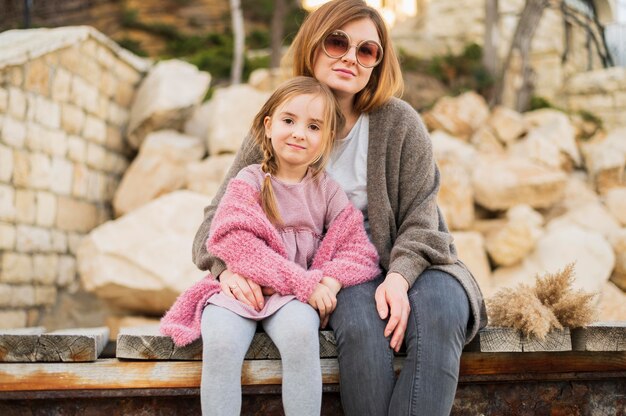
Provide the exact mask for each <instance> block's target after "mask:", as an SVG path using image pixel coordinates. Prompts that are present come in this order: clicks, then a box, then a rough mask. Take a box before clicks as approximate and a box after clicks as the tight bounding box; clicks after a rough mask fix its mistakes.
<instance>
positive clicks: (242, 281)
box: [219, 269, 263, 311]
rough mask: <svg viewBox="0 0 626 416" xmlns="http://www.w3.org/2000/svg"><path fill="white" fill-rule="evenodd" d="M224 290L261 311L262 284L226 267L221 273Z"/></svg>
mask: <svg viewBox="0 0 626 416" xmlns="http://www.w3.org/2000/svg"><path fill="white" fill-rule="evenodd" d="M219 281H220V286H221V287H222V292H224V294H225V295H226V296H230V297H231V298H235V299H237V300H238V301H240V302H243V303H245V304H246V305H249V306H251V307H252V308H254V309H256V310H257V311H260V310H261V309H263V293H262V292H261V286H259V285H258V284H256V283H254V282H253V281H252V280H250V279H247V278H245V277H243V276H240V275H238V274H236V273H233V272H231V271H230V270H228V269H226V270H224V271H223V272H222V273H221V274H220V275H219Z"/></svg>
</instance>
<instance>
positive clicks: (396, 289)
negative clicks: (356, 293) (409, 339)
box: [375, 273, 411, 352]
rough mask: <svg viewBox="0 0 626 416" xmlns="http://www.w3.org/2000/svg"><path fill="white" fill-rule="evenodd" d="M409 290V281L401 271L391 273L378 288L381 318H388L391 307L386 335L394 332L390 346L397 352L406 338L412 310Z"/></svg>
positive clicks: (377, 301) (377, 297)
mask: <svg viewBox="0 0 626 416" xmlns="http://www.w3.org/2000/svg"><path fill="white" fill-rule="evenodd" d="M408 290H409V282H407V281H406V279H405V278H404V277H402V275H401V274H399V273H389V274H388V275H387V277H386V278H385V281H384V282H382V283H381V284H380V286H378V288H377V289H376V295H375V299H376V309H377V310H378V315H379V316H380V319H386V318H387V316H388V315H389V310H390V309H391V315H389V322H387V326H386V327H385V337H388V336H390V335H391V334H393V336H392V337H391V341H390V342H389V346H391V348H393V350H394V351H395V352H398V351H399V350H400V346H401V345H402V340H404V332H405V331H406V325H407V322H408V319H409V312H410V311H411V305H410V304H409V296H408V295H407V292H408Z"/></svg>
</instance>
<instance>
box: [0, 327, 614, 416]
mask: <svg viewBox="0 0 626 416" xmlns="http://www.w3.org/2000/svg"><path fill="white" fill-rule="evenodd" d="M69 332H70V333H71V332H74V333H75V332H76V331H75V330H73V331H72V330H69ZM7 335H11V336H12V337H13V338H12V341H11V343H7V341H6V340H7V339H8V338H6V337H7ZM44 335H46V334H45V333H44V332H41V331H40V332H39V334H38V335H36V336H37V337H39V339H41V337H43V336H44ZM21 336H24V337H26V336H31V337H32V336H33V334H29V335H27V334H22V335H21ZM67 336H68V337H69V336H74V337H76V335H75V334H74V335H69V334H68V335H67ZM15 337H16V335H15V334H6V332H5V333H4V334H3V333H2V332H1V331H0V356H2V355H1V354H2V351H5V350H6V346H7V345H16V344H15V340H16V338H15ZM42 344H43V343H42ZM69 344H71V343H69ZM17 345H25V344H23V343H18V344H17ZM3 348H4V350H3ZM60 355H61V356H62V355H63V354H60ZM7 356H8V355H7V354H4V357H7ZM35 356H36V355H35ZM320 356H321V362H322V378H323V382H324V401H323V404H324V408H323V414H329V415H331V414H332V415H334V414H341V407H340V402H339V395H338V383H339V378H338V365H337V360H336V349H335V344H334V337H333V334H332V333H331V332H324V331H323V332H321V333H320ZM28 357H32V355H30V356H28ZM278 357H279V355H278V351H277V350H276V348H275V346H274V345H273V343H271V341H270V340H269V339H268V337H267V336H266V335H265V334H263V333H259V334H256V336H255V339H254V341H253V344H252V346H251V348H250V350H249V351H248V355H247V358H246V361H245V363H244V368H243V371H242V386H243V392H244V404H243V412H242V414H265V415H270V414H282V405H281V401H280V383H281V365H280V360H279V358H278ZM200 359H201V343H200V341H198V342H195V343H193V344H191V345H190V346H188V347H186V348H176V347H174V345H173V343H172V341H171V339H169V338H168V337H163V336H161V335H159V334H158V333H157V332H156V328H155V327H143V328H135V329H123V330H122V331H120V334H119V335H118V338H117V348H116V357H115V358H99V359H96V360H95V361H93V362H71V363H70V362H58V363H50V362H30V361H33V360H32V359H28V360H26V359H25V360H24V361H27V362H24V363H4V364H0V415H12V414H22V413H19V412H20V410H24V409H34V408H37V409H39V410H40V411H41V413H44V414H46V412H48V413H51V414H52V413H55V412H58V413H60V412H62V411H64V410H65V411H69V409H76V408H80V409H81V410H82V411H85V412H87V411H89V412H95V413H97V414H100V413H102V414H105V413H113V414H120V413H122V414H136V413H141V412H146V411H147V412H148V413H150V411H149V410H150V409H152V410H155V409H157V408H158V409H159V411H160V412H163V413H166V414H170V413H171V414H191V413H197V412H199V399H198V394H199V385H200V374H201V363H200V361H199V360H200ZM403 361H404V357H403V356H401V355H398V356H396V358H395V366H396V370H399V369H400V368H401V366H402V363H403ZM595 408H597V409H600V408H602V409H605V410H606V411H607V412H609V413H603V414H620V413H619V412H620V411H621V412H622V414H623V413H624V412H626V323H623V322H622V323H616V324H602V325H594V326H591V327H588V328H585V329H576V330H573V331H569V330H568V329H566V330H564V331H557V332H553V333H551V334H550V335H549V337H548V338H547V339H546V340H545V341H543V342H538V341H533V340H525V339H523V338H522V337H520V335H519V334H518V333H517V332H516V331H512V330H510V329H504V328H485V329H483V330H482V331H481V332H480V333H479V335H478V336H477V338H476V339H475V340H474V342H472V344H470V345H468V346H467V348H466V349H465V350H464V352H463V355H462V357H461V369H460V376H459V388H458V390H457V395H456V399H455V405H454V409H453V414H455V415H456V414H458V415H466V414H467V415H476V414H485V415H488V414H493V415H496V414H518V413H526V414H563V415H570V414H572V415H576V414H594V409H595ZM607 409H608V410H607ZM603 411H604V410H603ZM610 411H614V413H610Z"/></svg>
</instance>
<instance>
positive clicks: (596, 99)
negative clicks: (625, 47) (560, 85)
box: [563, 67, 626, 130]
mask: <svg viewBox="0 0 626 416" xmlns="http://www.w3.org/2000/svg"><path fill="white" fill-rule="evenodd" d="M563 106H565V107H567V108H569V109H571V110H587V111H590V112H592V113H593V114H594V115H596V116H598V117H600V118H601V119H602V121H603V122H604V127H605V128H606V129H607V130H611V129H615V128H618V127H626V68H624V67H616V68H609V69H601V70H597V71H591V72H587V73H584V74H578V75H576V76H574V77H572V79H571V80H569V82H568V84H567V86H566V88H565V91H564V94H563Z"/></svg>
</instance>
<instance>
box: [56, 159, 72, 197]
mask: <svg viewBox="0 0 626 416" xmlns="http://www.w3.org/2000/svg"><path fill="white" fill-rule="evenodd" d="M73 175H74V168H73V166H72V163H71V162H69V161H67V160H66V159H64V158H60V157H53V158H52V163H51V168H50V190H51V191H52V192H54V193H55V194H57V195H69V194H70V192H71V190H72V181H73Z"/></svg>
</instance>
